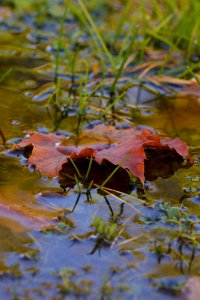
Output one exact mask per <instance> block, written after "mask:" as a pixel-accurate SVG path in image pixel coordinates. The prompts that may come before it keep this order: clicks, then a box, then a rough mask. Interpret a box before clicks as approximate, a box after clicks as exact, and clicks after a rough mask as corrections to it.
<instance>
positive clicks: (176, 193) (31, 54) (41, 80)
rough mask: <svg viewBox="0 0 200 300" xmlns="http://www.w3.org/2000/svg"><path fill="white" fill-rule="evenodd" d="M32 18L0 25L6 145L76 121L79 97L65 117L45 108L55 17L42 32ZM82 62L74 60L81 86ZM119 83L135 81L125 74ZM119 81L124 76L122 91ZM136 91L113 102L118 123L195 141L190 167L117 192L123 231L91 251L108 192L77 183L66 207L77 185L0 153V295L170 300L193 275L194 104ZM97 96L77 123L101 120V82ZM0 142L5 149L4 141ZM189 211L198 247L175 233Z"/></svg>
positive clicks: (66, 79)
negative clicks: (65, 184)
mask: <svg viewBox="0 0 200 300" xmlns="http://www.w3.org/2000/svg"><path fill="white" fill-rule="evenodd" d="M34 22H35V19H34V17H30V18H28V16H25V17H24V18H23V20H21V21H18V20H17V19H15V18H14V17H12V18H11V19H10V21H7V20H6V21H5V20H2V21H1V23H0V25H1V26H0V33H1V35H0V44H1V48H0V49H1V50H0V62H1V64H0V74H3V73H4V72H5V71H7V70H10V73H9V75H8V76H7V77H6V78H5V79H4V80H2V82H0V115H1V116H2V117H1V120H0V128H1V130H2V132H3V134H4V136H5V139H6V141H7V146H6V147H8V148H9V145H10V144H12V143H13V142H17V140H18V139H19V138H22V137H23V136H24V131H26V130H39V131H41V132H46V131H51V130H55V129H56V130H57V131H62V133H63V132H64V133H65V134H69V133H74V132H75V130H76V126H77V102H78V101H79V98H76V97H75V100H73V101H71V100H69V102H70V103H68V102H67V101H66V103H67V104H69V105H68V117H66V118H63V120H59V117H60V115H59V114H57V115H56V114H55V113H54V110H53V109H52V108H51V109H50V111H49V110H48V107H49V106H47V104H48V101H49V97H50V96H51V95H52V92H54V91H55V83H54V71H53V66H54V63H53V61H54V55H55V49H54V46H52V45H55V43H56V40H57V38H56V34H57V30H58V22H57V20H54V19H52V20H50V21H49V24H43V25H42V26H40V28H39V29H38V28H37V23H34ZM66 26H68V31H67V32H68V33H67V35H66V36H65V38H66V40H67V38H68V36H69V35H70V33H71V32H73V30H74V28H77V25H76V23H73V22H72V23H70V22H68V23H66ZM80 40H81V42H82V43H83V44H84V46H85V47H86V50H83V51H82V52H81V56H82V58H84V59H85V60H87V62H88V65H89V70H90V69H91V73H90V79H89V83H88V86H89V87H88V90H89V89H90V88H91V86H92V85H95V84H96V82H98V80H99V76H100V75H97V76H96V78H95V72H94V71H96V69H95V68H94V65H93V64H94V61H95V58H94V57H95V55H94V54H91V53H90V52H89V51H88V52H87V43H88V39H87V37H85V36H81V35H80ZM64 61H65V60H64ZM96 64H97V61H96ZM83 69H84V68H83V67H82V66H81V65H80V66H79V67H77V77H76V78H75V85H77V86H78V84H79V83H80V76H81V74H82V75H83V73H81V72H83ZM94 69H95V70H94ZM92 70H93V71H92ZM59 72H60V78H61V86H62V91H63V94H62V97H63V99H65V98H67V97H68V95H69V91H70V88H71V86H72V85H71V77H70V76H69V74H70V69H69V66H68V65H67V64H66V65H64V64H62V65H61V68H60V70H59ZM79 75H80V76H79ZM125 75H126V74H125ZM108 81H109V79H108ZM125 81H127V82H130V81H133V79H132V78H131V75H130V74H129V75H126V76H125ZM122 85H123V83H122V82H120V83H119V89H120V88H121V86H122ZM142 93H143V94H142ZM142 93H141V92H140V97H139V98H138V88H137V90H136V91H134V90H133V89H131V88H130V89H128V90H127V93H126V95H125V97H124V99H123V100H122V101H120V102H119V103H118V105H117V108H116V112H115V113H116V119H115V122H116V125H118V124H119V122H121V123H120V124H121V125H122V126H127V124H134V125H139V126H148V127H151V128H154V129H156V130H159V131H161V132H164V133H165V134H167V135H170V136H179V137H181V138H182V139H183V140H185V141H186V142H187V143H188V145H189V146H190V147H191V152H192V154H193V156H194V159H195V165H194V166H193V167H191V168H190V169H180V170H178V171H177V172H176V173H175V174H174V175H173V176H171V177H169V178H167V179H162V178H159V179H157V180H155V181H153V182H151V183H150V182H147V183H146V186H145V195H141V199H138V198H137V196H138V195H137V194H136V192H135V191H133V192H132V194H130V195H128V194H127V195H121V196H120V197H121V199H124V200H126V201H128V202H129V203H130V204H131V205H132V206H131V207H130V206H128V205H124V210H123V214H122V215H121V216H118V227H119V229H120V228H123V233H122V234H121V235H120V237H119V238H118V239H117V240H116V241H114V242H113V243H112V245H106V244H102V245H100V248H99V249H97V250H96V251H92V250H94V247H95V244H96V242H97V237H96V236H95V232H94V228H93V227H91V224H92V223H93V219H94V217H101V218H102V219H104V220H105V222H109V221H111V215H110V210H109V208H108V206H107V205H106V202H105V199H104V197H103V196H102V195H100V194H99V193H98V191H97V190H92V191H91V198H92V202H91V203H89V202H88V201H87V195H86V191H84V190H83V192H82V194H81V196H80V200H79V203H78V205H77V206H76V209H75V210H74V212H73V213H71V212H70V210H71V209H72V208H73V206H74V204H75V202H76V199H77V197H78V195H79V189H78V186H76V187H75V188H73V189H71V190H70V191H68V192H67V193H66V194H63V193H62V189H61V188H60V187H59V184H58V182H57V179H56V178H53V179H51V178H47V177H45V176H42V175H40V174H39V173H38V172H37V171H34V170H33V169H31V168H28V167H27V166H26V164H27V162H26V159H25V158H22V157H20V158H17V157H16V155H11V153H9V152H7V151H4V152H3V153H1V154H0V238H1V245H0V298H2V299H54V300H55V299H147V298H148V299H154V300H156V299H161V298H162V299H163V300H168V299H173V298H177V297H178V296H177V295H178V294H179V292H180V290H181V287H182V286H183V284H184V283H185V282H186V281H187V278H188V276H189V275H199V260H200V252H199V250H200V248H199V244H198V242H200V241H199V239H200V235H199V234H200V220H199V217H200V209H199V201H200V198H199V181H200V179H199V168H200V161H199V154H200V152H199V146H200V138H199V136H200V135H199V131H200V127H199V122H198V119H199V108H200V102H199V99H198V97H194V96H193V97H190V96H179V97H172V96H169V95H164V96H163V95H160V96H156V97H155V96H154V95H153V96H152V95H149V94H148V93H147V92H146V90H145V89H144V88H143V89H142ZM101 94H102V95H101V96H99V94H98V92H97V93H96V94H95V95H94V96H93V97H91V98H90V99H89V101H88V110H87V115H86V118H85V119H84V120H83V121H82V123H81V127H80V128H81V129H84V128H87V127H88V126H89V125H88V124H90V125H91V124H96V123H98V122H99V121H100V122H103V120H102V118H101V115H100V112H101V107H102V104H104V103H106V102H107V101H108V98H107V96H108V94H107V86H106V87H104V88H103V89H102V91H101ZM141 95H142V96H141ZM109 118H111V117H110V116H109ZM125 121H126V122H125ZM1 148H2V149H3V150H5V147H4V146H3V143H2V145H1ZM108 198H109V201H110V204H111V206H112V209H113V210H114V211H115V212H116V213H117V212H120V205H121V202H120V200H119V199H117V198H116V197H113V196H109V197H108ZM166 203H169V205H168V206H165V205H166ZM172 207H176V208H177V209H179V210H180V211H181V216H182V217H181V218H179V219H178V217H177V214H175V217H174V215H173V211H172V209H171V208H172ZM184 212H185V213H186V214H187V216H185V215H184ZM170 214H171V215H170ZM178 216H180V215H178ZM187 218H189V220H190V221H191V223H192V222H193V224H194V232H195V237H196V242H197V243H196V244H195V247H191V243H190V242H188V243H187V242H186V243H184V241H181V239H177V237H178V236H179V235H180V226H184V224H182V221H181V220H186V219H187ZM180 219H181V220H180ZM173 221H174V222H173ZM91 252H94V253H91ZM144 286H145V289H144Z"/></svg>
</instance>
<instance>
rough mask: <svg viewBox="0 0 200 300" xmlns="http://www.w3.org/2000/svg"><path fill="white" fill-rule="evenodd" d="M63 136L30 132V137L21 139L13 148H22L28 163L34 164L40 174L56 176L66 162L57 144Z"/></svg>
mask: <svg viewBox="0 0 200 300" xmlns="http://www.w3.org/2000/svg"><path fill="white" fill-rule="evenodd" d="M65 138H66V137H64V136H58V135H55V134H53V133H49V134H43V133H39V132H32V133H31V134H30V138H29V139H23V140H22V141H21V142H20V143H19V144H17V145H16V146H15V149H16V150H17V149H22V150H24V156H26V157H27V158H28V163H29V165H35V166H36V167H37V169H38V170H39V171H40V172H41V173H42V174H44V175H47V176H58V173H59V170H60V169H61V168H62V165H63V164H64V162H66V155H65V154H63V153H61V152H60V151H58V150H57V146H58V145H59V144H60V143H61V141H63V140H64V139H65Z"/></svg>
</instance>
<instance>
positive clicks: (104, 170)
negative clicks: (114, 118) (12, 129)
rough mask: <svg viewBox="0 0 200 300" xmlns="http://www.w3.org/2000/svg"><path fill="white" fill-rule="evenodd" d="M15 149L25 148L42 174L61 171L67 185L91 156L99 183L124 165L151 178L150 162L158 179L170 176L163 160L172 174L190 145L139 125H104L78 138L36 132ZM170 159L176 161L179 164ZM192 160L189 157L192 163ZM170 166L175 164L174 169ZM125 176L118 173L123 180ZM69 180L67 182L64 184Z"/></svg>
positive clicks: (141, 176) (140, 176)
mask: <svg viewBox="0 0 200 300" xmlns="http://www.w3.org/2000/svg"><path fill="white" fill-rule="evenodd" d="M15 149H22V150H23V151H24V155H25V156H26V157H27V158H28V163H29V165H35V166H36V168H37V169H38V170H39V171H40V172H41V173H42V174H45V175H48V176H58V175H59V180H60V182H61V185H62V186H63V187H64V186H65V185H66V186H67V184H69V182H71V184H72V182H73V184H74V175H76V176H77V177H80V175H81V177H84V176H86V174H87V169H88V164H89V161H90V160H91V159H92V162H93V164H92V165H93V166H92V167H91V170H90V172H89V173H88V178H89V180H93V181H94V182H95V183H98V184H101V183H100V182H103V181H104V180H105V179H106V178H107V176H109V174H110V173H108V170H109V172H114V169H115V168H117V166H119V167H120V168H121V169H125V170H126V169H127V170H129V171H130V173H131V174H132V175H133V176H135V177H137V178H138V179H139V180H140V181H141V182H142V184H144V180H145V176H146V177H147V178H149V179H150V178H151V177H152V176H151V174H150V172H151V170H150V169H149V166H151V169H152V170H154V176H153V178H154V179H155V178H157V177H158V176H162V177H167V173H168V172H164V171H163V172H160V173H159V171H161V170H162V169H165V167H166V166H163V162H164V163H165V164H166V165H167V170H168V171H170V172H169V173H170V175H171V174H173V172H174V171H176V170H177V168H178V167H180V166H181V164H182V163H183V157H186V156H188V154H189V152H188V147H187V145H186V144H185V143H184V142H183V141H181V140H180V139H179V138H175V139H172V138H169V137H165V138H160V137H159V136H158V135H157V134H156V133H154V132H153V131H150V130H147V129H138V128H137V127H131V128H128V129H116V128H115V127H113V126H104V125H98V126H96V127H94V128H93V129H92V130H87V131H85V132H83V133H82V134H80V135H79V136H78V137H77V138H74V137H70V138H66V137H65V136H57V135H56V134H53V133H49V134H42V133H38V132H32V133H31V134H30V137H29V138H28V139H23V140H22V142H21V143H19V144H17V145H16V146H15ZM149 151H150V152H151V155H149V153H150V152H149ZM147 153H148V155H147ZM155 154H156V156H155ZM152 156H154V160H152V161H153V162H154V163H155V162H156V163H157V164H158V166H159V169H158V168H156V167H152V164H151V157H152ZM155 157H156V159H155ZM167 159H168V161H167ZM170 160H172V162H173V161H175V162H176V163H175V167H174V166H173V163H171V162H170ZM191 164H192V163H191V161H189V165H191ZM76 165H77V167H76ZM111 165H112V167H111ZM169 166H171V167H170V170H169ZM119 167H118V169H119V170H120V168H119ZM119 170H118V171H119ZM155 170H156V172H155ZM116 171H117V170H116ZM119 172H122V170H121V171H119ZM114 173H115V172H114ZM156 174H157V175H156ZM160 174H161V175H160ZM115 175H116V174H115ZM118 175H119V174H118ZM121 175H122V174H121ZM121 178H122V177H121V176H120V177H118V179H120V180H121ZM65 180H66V181H67V182H66V184H64V182H65ZM118 181H119V180H118Z"/></svg>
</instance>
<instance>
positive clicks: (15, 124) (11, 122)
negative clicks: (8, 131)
mask: <svg viewBox="0 0 200 300" xmlns="http://www.w3.org/2000/svg"><path fill="white" fill-rule="evenodd" d="M20 124H21V121H20V120H10V125H12V126H19V125H20Z"/></svg>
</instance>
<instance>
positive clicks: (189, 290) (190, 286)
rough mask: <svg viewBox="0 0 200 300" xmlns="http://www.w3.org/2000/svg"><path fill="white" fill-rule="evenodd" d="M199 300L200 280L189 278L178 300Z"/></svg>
mask: <svg viewBox="0 0 200 300" xmlns="http://www.w3.org/2000/svg"><path fill="white" fill-rule="evenodd" d="M199 299H200V278H199V277H195V276H193V277H190V278H189V280H188V282H187V283H186V286H185V289H184V291H183V293H182V295H181V297H180V300H199Z"/></svg>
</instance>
